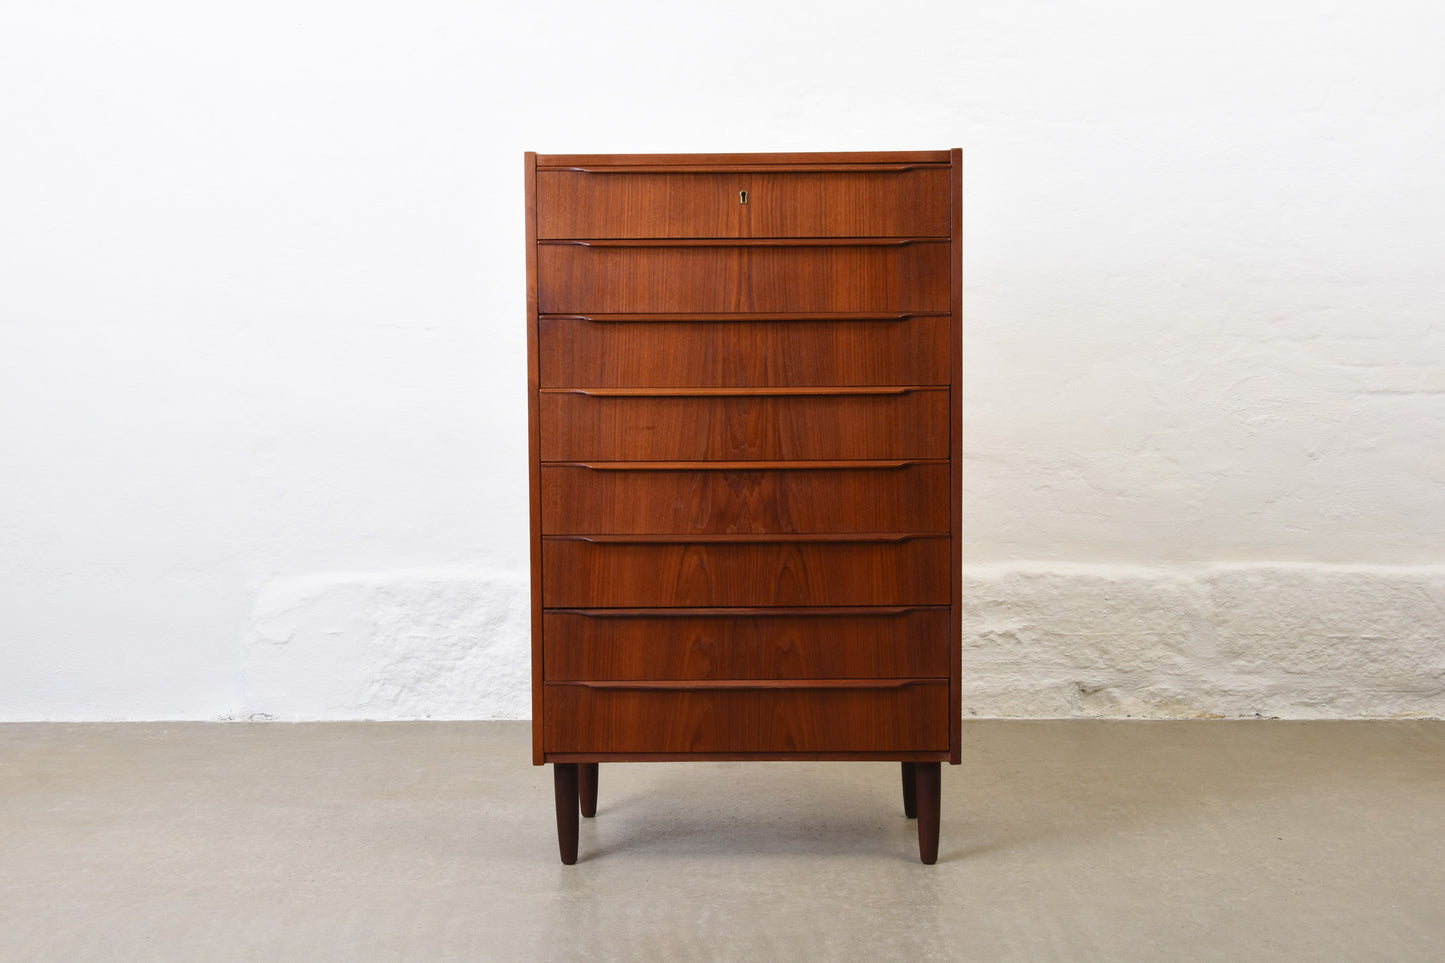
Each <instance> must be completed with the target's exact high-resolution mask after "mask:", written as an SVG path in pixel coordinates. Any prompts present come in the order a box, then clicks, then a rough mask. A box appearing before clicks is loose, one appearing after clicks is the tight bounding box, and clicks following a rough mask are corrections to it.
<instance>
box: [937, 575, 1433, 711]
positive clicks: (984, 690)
mask: <svg viewBox="0 0 1445 963" xmlns="http://www.w3.org/2000/svg"><path fill="white" fill-rule="evenodd" d="M964 598H965V600H966V604H965V607H964V612H965V615H964V629H963V636H964V649H963V662H964V688H963V691H964V695H963V704H964V711H965V712H966V713H968V714H972V715H979V716H996V715H1024V716H1076V715H1081V716H1135V717H1149V718H1199V717H1204V718H1208V717H1217V716H1226V717H1236V716H1255V715H1259V716H1280V717H1289V718H1338V717H1371V716H1431V717H1440V716H1445V646H1442V645H1441V640H1442V639H1445V566H1432V567H1421V568H1386V567H1381V566H1358V567H1348V566H1326V565H1215V566H1200V567H1194V568H1170V569H1164V568H1138V569H1132V570H1131V569H1126V568H1121V567H1116V566H1048V567H1043V566H1018V565H1007V564H1006V565H985V566H974V567H973V568H971V569H970V570H969V572H968V574H967V576H966V577H965V581H964Z"/></svg>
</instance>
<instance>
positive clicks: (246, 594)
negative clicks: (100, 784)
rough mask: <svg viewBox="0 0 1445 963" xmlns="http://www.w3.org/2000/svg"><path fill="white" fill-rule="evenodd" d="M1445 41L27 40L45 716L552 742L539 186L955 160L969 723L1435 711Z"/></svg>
mask: <svg viewBox="0 0 1445 963" xmlns="http://www.w3.org/2000/svg"><path fill="white" fill-rule="evenodd" d="M1442 28H1445V6H1442V5H1440V4H1436V3H1431V2H1426V0H1410V2H1397V3H1384V4H1362V3H1358V2H1346V0H1318V2H1311V3H1304V2H1302V0H1223V2H1219V3H1211V4H1193V5H1180V4H1160V3H1157V2H1143V0H1104V2H1100V3H1090V4H1061V3H1050V2H1042V0H1039V2H1027V0H1025V2H987V3H969V4H954V3H943V2H923V3H916V4H908V5H904V6H901V7H894V8H888V9H886V10H884V8H880V7H879V6H878V5H877V4H876V3H866V4H864V3H856V4H855V3H849V2H833V3H827V4H819V3H804V2H798V3H784V4H777V3H761V2H750V0H740V2H738V3H734V4H730V5H729V6H728V7H727V8H726V9H725V10H721V9H720V8H717V7H714V6H709V5H705V4H703V5H689V4H677V3H666V4H663V3H644V2H639V0H621V2H616V3H609V4H595V3H586V4H583V3H576V4H570V3H566V2H560V3H552V4H546V5H537V4H512V5H503V6H498V5H490V4H472V3H463V2H460V0H455V2H447V0H424V2H420V3H415V2H414V3H392V2H383V3H377V4H370V5H365V6H357V5H354V4H342V3H340V2H337V0H303V2H299V3H298V2H285V3H282V2H267V0H263V2H259V3H247V4H229V3H224V2H223V3H209V4H192V5H175V4H170V3H160V2H156V0H137V2H134V3H127V4H124V5H121V6H117V5H114V4H105V3H100V2H98V0H90V2H87V0H80V2H76V3H67V4H55V3H29V2H19V3H8V4H4V5H0V125H3V129H4V130H5V132H6V143H5V147H4V149H3V150H0V719H46V718H56V719H85V718H234V717H247V716H250V715H270V716H275V717H278V718H334V717H352V716H371V717H378V718H391V717H421V716H478V717H487V716H504V717H513V716H523V715H526V714H527V712H528V708H529V707H528V703H527V700H526V698H525V689H524V687H522V686H521V685H520V681H519V680H521V679H522V678H523V677H524V676H525V672H526V665H527V658H528V639H527V633H526V620H525V618H524V615H523V614H522V612H521V609H520V608H519V606H521V605H522V602H523V599H522V597H521V595H520V593H521V592H522V589H521V586H522V585H524V584H525V582H526V578H527V559H526V518H527V514H526V511H527V510H526V504H525V479H526V467H525V450H526V442H525V439H526V434H525V416H524V408H523V405H522V401H523V397H524V376H523V372H524V360H523V359H524V340H523V329H522V324H521V318H522V315H523V288H522V285H521V283H520V279H521V276H522V263H523V262H522V246H521V216H522V209H521V200H520V199H521V188H522V185H521V176H520V164H521V160H520V158H521V153H522V151H523V150H525V149H529V148H530V149H536V150H541V151H568V150H579V151H582V150H585V151H652V150H656V151H687V150H720V149H723V150H726V149H734V150H822V149H886V148H899V147H917V148H937V147H951V146H961V147H963V148H964V149H965V195H966V205H967V206H966V216H965V276H966V277H965V280H966V292H965V297H966V329H967V335H966V338H967V340H966V345H965V349H966V361H965V366H966V372H965V374H966V382H967V383H966V386H965V393H964V404H965V418H966V432H967V437H966V439H965V456H966V466H965V470H966V511H965V516H966V539H965V542H966V553H967V561H968V565H969V573H968V591H967V600H968V607H969V612H968V618H967V622H966V626H965V637H964V639H963V640H962V643H963V645H964V651H965V678H966V680H967V686H968V697H967V704H968V706H969V709H970V710H971V711H973V712H976V713H978V714H981V715H990V714H993V715H1063V714H1073V713H1087V714H1143V715H1185V716H1192V715H1209V714H1219V715H1253V714H1255V713H1259V714H1264V715H1283V716H1292V715H1304V716H1310V715H1332V714H1339V715H1415V714H1422V713H1423V714H1434V715H1439V714H1441V713H1442V709H1441V703H1440V698H1441V696H1440V684H1441V678H1440V671H1441V664H1440V651H1441V649H1442V639H1445V631H1442V628H1441V623H1440V620H1439V614H1438V605H1437V604H1436V603H1438V600H1439V599H1440V575H1439V570H1438V569H1437V568H1434V567H1432V566H1439V565H1442V564H1445V553H1442V546H1445V498H1441V497H1440V492H1441V490H1442V485H1445V447H1442V446H1441V445H1440V444H1439V439H1440V438H1441V437H1445V325H1442V324H1441V322H1440V307H1439V306H1440V305H1441V304H1442V303H1445V272H1442V271H1441V269H1440V267H1439V263H1438V262H1439V252H1440V251H1441V250H1445V178H1441V177H1440V176H1439V170H1438V166H1439V158H1440V157H1441V156H1445V116H1442V115H1445V68H1442V67H1441V65H1440V58H1439V55H1438V49H1437V48H1438V38H1439V37H1440V36H1441V35H1442V32H1445V29H1442ZM563 64H565V65H566V67H565V69H561V68H560V67H559V66H558V65H563ZM539 65H543V66H541V67H539ZM719 78H725V80H724V81H721V82H720V81H719ZM1431 600H1434V601H1431Z"/></svg>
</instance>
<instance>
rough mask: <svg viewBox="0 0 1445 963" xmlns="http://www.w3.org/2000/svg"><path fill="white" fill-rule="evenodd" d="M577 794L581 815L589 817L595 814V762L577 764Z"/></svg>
mask: <svg viewBox="0 0 1445 963" xmlns="http://www.w3.org/2000/svg"><path fill="white" fill-rule="evenodd" d="M577 794H578V795H579V796H580V797H581V802H582V815H584V816H586V817H587V818H589V819H591V818H592V817H593V816H595V815H597V763H595V762H579V763H578V764H577Z"/></svg>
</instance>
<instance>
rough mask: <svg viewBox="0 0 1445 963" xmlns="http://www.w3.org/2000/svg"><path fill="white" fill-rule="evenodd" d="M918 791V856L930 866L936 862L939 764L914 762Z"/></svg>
mask: <svg viewBox="0 0 1445 963" xmlns="http://www.w3.org/2000/svg"><path fill="white" fill-rule="evenodd" d="M914 773H915V775H916V776H917V779H916V784H917V789H916V792H917V793H918V798H917V803H918V858H919V859H920V860H921V861H923V862H924V863H926V864H928V865H929V866H932V865H933V864H934V863H936V862H938V796H939V788H940V787H939V781H940V780H939V776H940V773H939V764H938V763H936V762H920V763H915V764H914Z"/></svg>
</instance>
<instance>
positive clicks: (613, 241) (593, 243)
mask: <svg viewBox="0 0 1445 963" xmlns="http://www.w3.org/2000/svg"><path fill="white" fill-rule="evenodd" d="M537 243H538V244H539V245H554V246H555V245H566V246H568V247H907V246H908V245H910V244H947V243H949V239H948V238H946V237H685V238H684V237H674V238H666V237H615V238H614V237H608V238H600V237H594V238H587V239H585V240H584V239H582V238H572V237H565V238H562V237H548V238H542V239H541V240H539V241H537Z"/></svg>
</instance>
